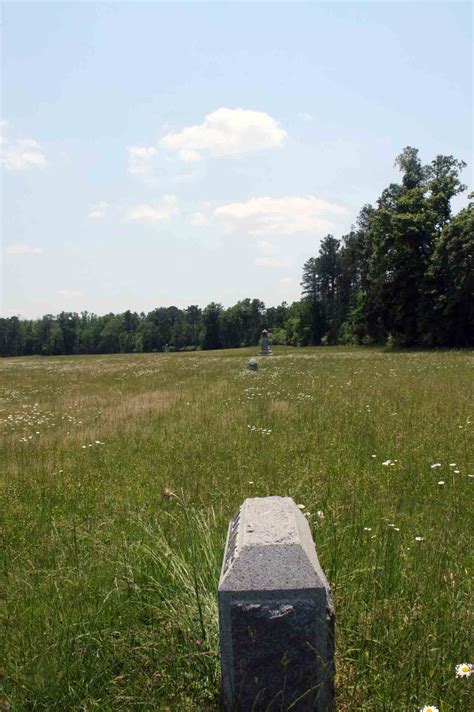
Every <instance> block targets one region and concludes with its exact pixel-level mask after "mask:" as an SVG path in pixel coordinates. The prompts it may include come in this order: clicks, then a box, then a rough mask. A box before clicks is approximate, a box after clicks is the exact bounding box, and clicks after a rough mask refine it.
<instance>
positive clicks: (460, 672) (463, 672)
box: [456, 663, 474, 677]
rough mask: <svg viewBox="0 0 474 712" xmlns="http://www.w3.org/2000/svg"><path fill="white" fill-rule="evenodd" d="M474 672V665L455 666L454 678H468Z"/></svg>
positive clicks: (461, 664)
mask: <svg viewBox="0 0 474 712" xmlns="http://www.w3.org/2000/svg"><path fill="white" fill-rule="evenodd" d="M473 672H474V665H471V664H470V663H460V664H459V665H456V677H469V676H470V675H472V673H473Z"/></svg>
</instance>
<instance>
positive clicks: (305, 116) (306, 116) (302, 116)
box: [298, 111, 313, 121]
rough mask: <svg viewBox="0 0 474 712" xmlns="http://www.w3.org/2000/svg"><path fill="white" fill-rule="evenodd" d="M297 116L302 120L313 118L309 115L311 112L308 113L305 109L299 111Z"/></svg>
mask: <svg viewBox="0 0 474 712" xmlns="http://www.w3.org/2000/svg"><path fill="white" fill-rule="evenodd" d="M298 118H299V119H302V120H303V121H312V120H313V117H312V116H311V114H308V112H307V111H300V113H299V114H298Z"/></svg>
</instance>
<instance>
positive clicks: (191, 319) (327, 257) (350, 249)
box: [0, 147, 474, 356]
mask: <svg viewBox="0 0 474 712" xmlns="http://www.w3.org/2000/svg"><path fill="white" fill-rule="evenodd" d="M396 165H397V166H398V167H399V169H400V171H401V174H402V180H401V183H392V184H391V185H389V186H388V188H386V189H385V190H384V191H383V192H382V195H381V196H380V198H379V199H378V200H377V202H376V205H375V206H371V205H364V206H363V208H362V209H361V211H360V213H359V216H358V218H357V222H356V225H355V226H354V227H353V228H352V229H351V231H350V232H349V233H348V234H347V235H343V236H342V237H341V238H340V239H336V238H335V237H334V236H333V235H327V236H326V237H325V238H324V239H323V240H322V241H321V244H320V248H319V252H318V255H317V256H316V257H311V258H310V259H308V260H307V262H305V264H304V266H303V277H302V282H301V286H302V299H301V300H300V301H297V302H294V303H293V304H291V305H288V304H287V303H286V302H283V303H282V304H281V305H280V306H277V307H270V308H266V307H265V304H264V303H263V302H262V301H260V300H259V299H243V300H241V301H239V302H237V304H235V305H234V306H231V307H229V308H227V309H224V307H223V306H222V305H221V304H218V303H215V302H212V303H211V304H208V306H207V307H206V308H205V309H200V308H199V307H198V306H196V305H191V306H189V307H187V309H178V308H177V307H175V306H171V307H160V308H157V309H153V310H152V311H151V312H149V313H148V314H145V313H143V312H142V313H140V314H138V313H136V312H131V311H126V312H124V313H123V314H112V313H111V314H106V315H105V316H97V315H95V314H90V313H88V312H82V314H76V313H72V312H61V314H59V315H57V316H53V315H51V314H47V315H45V316H43V317H42V318H41V319H35V320H20V319H19V318H18V317H16V316H14V317H11V318H9V319H0V355H1V356H20V355H59V354H64V355H68V354H98V353H131V352H152V351H162V350H164V349H167V348H171V349H173V350H177V351H179V350H196V349H219V348H235V347H240V346H253V345H256V344H257V343H258V341H259V338H260V334H261V331H262V329H263V328H266V329H269V330H270V331H271V332H272V336H273V343H280V344H290V345H294V346H302V345H308V344H313V345H319V344H338V343H344V344H347V343H360V344H387V343H388V344H390V345H394V346H401V347H411V346H428V347H437V346H447V347H450V346H473V345H474V193H472V194H471V195H470V196H469V197H470V200H471V202H470V203H469V204H468V207H466V208H464V209H463V210H461V211H460V212H459V213H458V214H457V215H455V216H453V215H452V213H451V200H452V199H453V198H454V197H455V196H456V195H457V194H458V193H460V192H462V191H463V190H465V186H464V185H463V184H462V182H461V180H460V173H461V171H462V169H463V168H464V167H465V165H466V164H465V163H464V162H463V161H458V160H456V159H455V158H453V157H452V156H437V157H436V158H435V159H434V160H433V161H432V162H431V163H430V164H429V165H426V166H424V165H422V163H421V161H420V159H419V156H418V151H417V149H415V148H411V147H407V148H405V149H404V150H403V151H402V153H401V154H400V155H399V156H398V158H397V159H396Z"/></svg>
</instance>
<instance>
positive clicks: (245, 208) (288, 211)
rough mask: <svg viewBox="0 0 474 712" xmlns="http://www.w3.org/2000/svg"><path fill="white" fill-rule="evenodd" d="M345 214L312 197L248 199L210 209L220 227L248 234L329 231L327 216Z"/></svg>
mask: <svg viewBox="0 0 474 712" xmlns="http://www.w3.org/2000/svg"><path fill="white" fill-rule="evenodd" d="M344 213H345V208H344V207H343V206H342V205H338V204H337V203H330V202H329V201H327V200H323V199H322V198H316V197H315V196H311V195H310V196H306V197H304V196H287V197H284V198H269V197H262V198H251V199H250V200H247V201H246V202H243V203H229V204H227V205H221V206H220V207H219V208H216V209H215V210H214V217H215V218H217V219H218V220H219V221H220V222H221V223H222V225H223V226H224V229H225V230H227V231H229V232H231V231H235V230H239V231H241V232H245V233H247V234H248V235H255V236H263V235H294V234H296V233H314V232H324V231H327V230H331V229H332V227H333V223H332V222H331V220H330V217H331V216H339V215H343V214H344Z"/></svg>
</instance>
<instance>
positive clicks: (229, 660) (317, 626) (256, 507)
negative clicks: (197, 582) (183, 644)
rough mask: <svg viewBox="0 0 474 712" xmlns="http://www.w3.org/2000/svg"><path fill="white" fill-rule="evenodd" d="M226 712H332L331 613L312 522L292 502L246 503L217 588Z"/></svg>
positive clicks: (233, 525)
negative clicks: (228, 711)
mask: <svg viewBox="0 0 474 712" xmlns="http://www.w3.org/2000/svg"><path fill="white" fill-rule="evenodd" d="M219 622H220V633H221V660H222V691H223V708H224V709H225V710H239V711H240V712H247V710H248V711H250V710H253V711H254V712H258V711H259V710H268V711H269V712H271V711H272V710H275V711H276V710H286V709H287V708H288V707H289V706H290V705H291V709H292V710H295V712H300V711H301V710H317V711H318V712H329V711H330V710H333V709H334V611H333V606H332V599H331V592H330V589H329V586H328V583H327V581H326V578H325V576H324V573H323V571H322V569H321V567H320V565H319V562H318V558H317V555H316V549H315V546H314V542H313V539H312V536H311V532H310V529H309V526H308V523H307V521H306V519H305V518H304V516H303V515H302V513H301V512H300V510H299V509H298V507H297V506H296V504H295V503H294V501H293V500H292V499H290V498H289V497H263V498H255V499H247V500H245V502H244V503H243V505H242V506H241V507H240V509H239V511H238V512H237V514H236V516H235V517H234V518H233V520H232V521H231V523H230V525H229V532H228V537H227V544H226V550H225V554H224V562H223V566H222V572H221V578H220V582H219Z"/></svg>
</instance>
